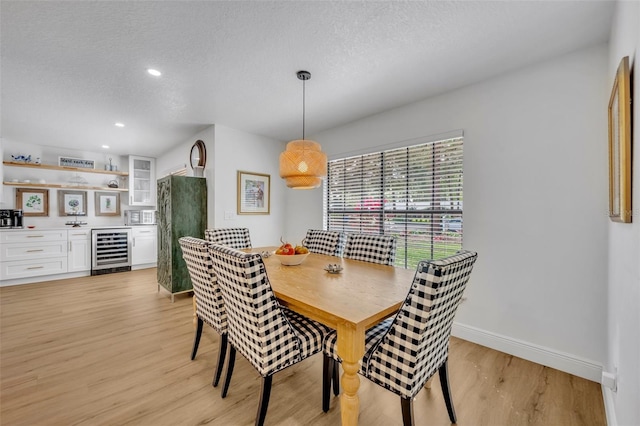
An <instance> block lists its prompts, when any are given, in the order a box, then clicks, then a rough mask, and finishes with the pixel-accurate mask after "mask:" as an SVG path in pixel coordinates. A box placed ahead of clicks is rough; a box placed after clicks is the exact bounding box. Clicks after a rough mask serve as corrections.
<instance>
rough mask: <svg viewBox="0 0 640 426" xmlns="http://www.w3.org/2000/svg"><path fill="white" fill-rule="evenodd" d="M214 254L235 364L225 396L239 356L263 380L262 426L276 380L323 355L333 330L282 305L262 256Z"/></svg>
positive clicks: (219, 250) (217, 249)
mask: <svg viewBox="0 0 640 426" xmlns="http://www.w3.org/2000/svg"><path fill="white" fill-rule="evenodd" d="M209 253H210V254H211V259H212V261H213V269H214V270H215V273H216V276H217V278H218V283H219V285H220V290H221V291H222V298H223V299H224V303H225V306H226V308H227V318H228V321H229V327H228V334H229V344H230V349H229V362H228V364H227V373H226V376H225V382H224V386H223V389H222V397H223V398H224V397H225V396H226V395H227V389H228V386H229V382H230V380H231V375H232V373H233V367H234V364H235V356H236V351H238V352H240V354H241V355H242V356H244V357H245V358H246V359H247V360H248V361H249V363H251V365H253V367H254V368H255V369H256V370H257V371H258V373H259V374H260V375H261V376H262V378H263V381H262V390H261V393H260V404H259V406H258V413H257V415H256V425H262V424H264V420H265V417H266V415H267V408H268V406H269V397H270V394H271V381H272V378H273V375H274V374H275V373H277V372H278V371H281V370H283V369H285V368H286V367H290V366H292V365H294V364H296V363H298V362H300V361H302V360H304V359H305V358H307V357H309V356H311V355H314V354H316V353H318V352H320V351H321V350H322V342H323V340H324V338H325V337H326V335H327V334H328V333H329V331H331V330H330V329H329V328H328V327H326V326H324V325H322V324H319V323H317V322H315V321H312V320H310V319H308V318H306V317H305V316H302V315H300V314H297V313H295V312H293V311H291V310H289V309H287V308H285V307H284V306H281V305H280V303H279V302H278V299H276V297H275V295H274V294H273V290H272V289H271V284H270V283H269V278H268V276H267V271H266V269H265V266H264V262H263V261H262V257H260V255H259V254H256V253H244V252H241V251H238V250H235V249H233V248H229V247H224V246H221V245H217V244H212V245H211V246H210V247H209Z"/></svg>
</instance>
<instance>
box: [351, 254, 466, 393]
mask: <svg viewBox="0 0 640 426" xmlns="http://www.w3.org/2000/svg"><path fill="white" fill-rule="evenodd" d="M477 257H478V255H477V253H475V252H470V251H460V252H458V253H457V254H455V255H453V256H450V257H447V258H444V259H441V260H433V261H421V262H420V263H418V267H417V269H416V275H415V277H414V279H413V283H412V285H411V289H410V290H409V294H408V295H407V298H406V299H405V301H404V303H403V305H402V307H401V308H400V310H399V311H398V313H397V314H396V316H395V318H394V320H393V323H392V325H391V327H389V329H388V330H387V332H386V334H385V335H384V336H383V337H382V338H381V339H380V340H379V341H378V343H377V346H376V347H375V348H373V349H372V350H371V351H370V352H369V353H367V354H366V355H365V358H364V359H363V365H362V370H363V371H364V374H365V375H366V376H367V377H368V378H369V379H371V380H372V381H374V382H375V383H378V384H379V385H381V386H383V387H385V388H387V389H389V390H391V391H392V392H394V393H396V394H398V395H400V396H402V397H405V398H413V397H414V396H415V395H416V394H417V393H418V392H419V391H420V389H421V388H422V387H423V386H424V385H425V383H426V382H427V380H428V379H429V378H430V377H431V376H432V375H433V374H434V373H435V372H436V371H437V370H438V368H440V366H442V364H443V363H444V362H445V361H446V360H447V356H448V353H449V337H450V336H451V326H452V324H453V318H454V316H455V313H456V310H457V308H458V305H459V304H460V300H461V298H462V293H463V292H464V289H465V287H466V285H467V282H468V281H469V276H470V275H471V270H472V269H473V264H474V263H475V261H476V259H477Z"/></svg>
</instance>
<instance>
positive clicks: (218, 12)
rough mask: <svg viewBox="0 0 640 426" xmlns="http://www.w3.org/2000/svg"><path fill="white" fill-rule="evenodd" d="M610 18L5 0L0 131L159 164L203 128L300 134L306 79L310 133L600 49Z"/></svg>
mask: <svg viewBox="0 0 640 426" xmlns="http://www.w3.org/2000/svg"><path fill="white" fill-rule="evenodd" d="M612 13H613V3H612V2H610V1H604V2H602V1H585V2H572V1H533V2H528V1H499V2H488V1H455V2H450V1H429V2H426V1H423V2H420V1H410V2H406V1H383V2H357V1H352V2H328V1H320V2H315V1H261V2H240V1H228V2H227V1H220V2H217V1H216V2H214V1H209V2H207V1H198V2H195V1H178V2H172V1H129V2H127V1H117V2H112V1H79V2H74V1H48V2H40V1H5V0H3V1H2V2H1V3H0V15H1V27H0V36H1V42H2V47H1V49H2V50H1V58H0V59H1V69H0V71H1V76H0V78H1V84H2V87H1V89H2V98H1V101H2V104H1V114H2V121H1V125H2V127H1V130H0V131H1V135H2V137H3V138H6V139H8V140H12V141H18V142H28V143H37V144H41V145H50V146H60V147H74V148H82V149H85V150H89V151H100V150H101V148H100V146H101V145H102V144H107V145H110V146H111V151H112V152H114V153H118V154H129V153H130V154H142V155H152V156H156V155H159V154H161V153H163V152H164V151H166V150H167V149H169V148H170V147H171V145H173V144H175V143H177V142H180V141H183V140H186V139H188V138H189V137H190V136H193V135H194V134H195V133H197V132H198V131H200V130H202V129H204V128H205V127H207V126H209V125H211V124H222V125H225V126H229V127H233V128H237V129H241V130H245V131H248V132H251V133H255V134H261V135H266V136H270V137H272V138H275V139H278V140H290V139H297V138H299V137H300V136H301V123H302V120H301V114H302V112H301V111H302V83H301V82H300V81H299V80H298V79H297V78H296V76H295V73H296V71H298V70H300V69H306V70H308V71H310V72H311V73H312V78H311V80H310V81H309V82H307V90H306V93H307V102H306V106H307V108H306V111H307V120H306V125H307V126H306V127H307V129H306V133H307V135H309V134H313V133H314V132H318V131H321V130H325V129H328V128H332V127H335V126H338V125H341V124H345V123H348V122H351V121H354V120H357V119H359V118H362V117H366V116H369V115H372V114H375V113H378V112H382V111H385V110H389V109H391V108H394V107H397V106H400V105H404V104H407V103H411V102H415V101H418V100H420V99H424V98H427V97H429V96H433V95H435V94H439V93H443V92H446V91H449V90H452V89H455V88H458V87H461V86H464V85H468V84H471V83H474V82H477V81H480V80H483V79H486V78H489V77H491V76H494V75H498V74H501V73H504V72H506V71H509V70H512V69H516V68H521V67H523V66H526V65H528V64H531V63H534V62H537V61H540V60H543V59H546V58H551V57H554V56H558V55H561V54H563V53H566V52H569V51H572V50H575V49H578V48H581V47H585V46H589V45H593V44H596V43H599V42H605V41H606V40H607V39H608V35H609V31H610V27H611V19H612ZM149 67H151V68H157V69H159V70H161V71H162V72H163V76H162V77H160V78H153V77H151V76H149V75H148V74H147V73H146V71H145V70H146V69H147V68H149ZM117 121H119V122H123V123H125V124H126V127H125V128H122V129H120V128H116V127H115V126H114V123H115V122H117Z"/></svg>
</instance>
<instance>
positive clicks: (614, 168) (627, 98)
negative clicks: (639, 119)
mask: <svg viewBox="0 0 640 426" xmlns="http://www.w3.org/2000/svg"><path fill="white" fill-rule="evenodd" d="M609 217H610V218H611V220H613V221H615V222H625V223H629V222H631V90H630V76H629V57H628V56H625V57H624V58H622V60H621V61H620V65H619V66H618V71H617V72H616V78H615V80H614V81H613V89H612V91H611V98H610V99H609Z"/></svg>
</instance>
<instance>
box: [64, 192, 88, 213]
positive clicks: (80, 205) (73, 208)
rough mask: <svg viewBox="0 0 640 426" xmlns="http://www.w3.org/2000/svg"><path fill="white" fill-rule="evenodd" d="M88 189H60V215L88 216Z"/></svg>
mask: <svg viewBox="0 0 640 426" xmlns="http://www.w3.org/2000/svg"><path fill="white" fill-rule="evenodd" d="M86 215H87V191H67V190H66V189H60V190H58V216H86Z"/></svg>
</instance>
